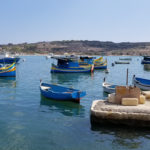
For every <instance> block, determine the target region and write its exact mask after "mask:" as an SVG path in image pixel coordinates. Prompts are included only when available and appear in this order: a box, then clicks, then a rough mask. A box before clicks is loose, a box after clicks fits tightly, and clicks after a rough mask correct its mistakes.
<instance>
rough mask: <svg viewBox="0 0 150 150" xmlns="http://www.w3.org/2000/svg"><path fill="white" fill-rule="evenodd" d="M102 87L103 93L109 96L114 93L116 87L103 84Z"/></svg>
mask: <svg viewBox="0 0 150 150" xmlns="http://www.w3.org/2000/svg"><path fill="white" fill-rule="evenodd" d="M102 86H103V91H104V92H106V93H109V94H111V93H115V89H116V86H118V85H114V84H110V83H106V82H103V84H102Z"/></svg>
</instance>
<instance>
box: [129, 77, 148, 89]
mask: <svg viewBox="0 0 150 150" xmlns="http://www.w3.org/2000/svg"><path fill="white" fill-rule="evenodd" d="M132 83H133V85H134V86H137V87H139V88H140V89H141V90H145V91H150V80H149V79H143V78H138V77H135V76H133V79H132Z"/></svg>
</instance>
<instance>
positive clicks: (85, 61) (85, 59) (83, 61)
mask: <svg viewBox="0 0 150 150" xmlns="http://www.w3.org/2000/svg"><path fill="white" fill-rule="evenodd" d="M94 58H95V57H92V56H80V57H79V64H80V65H89V64H91V65H92V64H93V63H94Z"/></svg>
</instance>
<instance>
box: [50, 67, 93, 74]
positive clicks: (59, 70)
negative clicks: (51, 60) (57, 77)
mask: <svg viewBox="0 0 150 150" xmlns="http://www.w3.org/2000/svg"><path fill="white" fill-rule="evenodd" d="M84 72H91V67H70V68H59V67H57V66H55V65H53V66H52V68H51V73H84Z"/></svg>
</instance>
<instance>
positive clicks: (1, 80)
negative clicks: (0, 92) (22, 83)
mask: <svg viewBox="0 0 150 150" xmlns="http://www.w3.org/2000/svg"><path fill="white" fill-rule="evenodd" d="M0 87H16V77H0Z"/></svg>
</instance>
